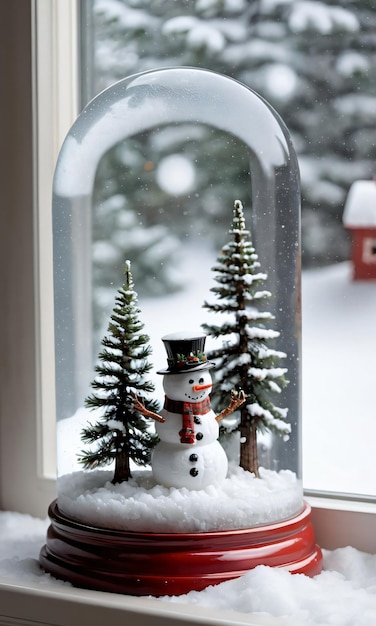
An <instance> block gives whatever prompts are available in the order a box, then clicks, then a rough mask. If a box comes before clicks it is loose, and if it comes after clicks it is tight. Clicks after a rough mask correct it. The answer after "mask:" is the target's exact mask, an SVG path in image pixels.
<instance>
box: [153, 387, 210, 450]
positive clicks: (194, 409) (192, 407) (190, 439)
mask: <svg viewBox="0 0 376 626" xmlns="http://www.w3.org/2000/svg"><path fill="white" fill-rule="evenodd" d="M163 408H165V409H166V411H170V412H171V413H181V414H182V422H183V424H182V429H181V430H180V431H179V436H180V443H189V444H193V443H195V442H196V439H195V430H194V429H195V422H194V416H195V415H205V413H209V411H210V410H211V406H210V398H209V396H208V397H207V398H205V400H202V401H201V402H183V401H182V400H171V399H170V398H167V396H165V401H164V405H163Z"/></svg>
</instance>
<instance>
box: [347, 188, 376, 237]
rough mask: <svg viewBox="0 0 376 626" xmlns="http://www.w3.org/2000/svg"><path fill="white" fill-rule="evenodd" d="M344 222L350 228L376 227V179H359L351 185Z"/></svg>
mask: <svg viewBox="0 0 376 626" xmlns="http://www.w3.org/2000/svg"><path fill="white" fill-rule="evenodd" d="M343 223H344V225H345V226H347V227H348V228H353V227H362V226H363V227H369V226H372V227H376V181H374V180H357V181H355V183H353V184H352V185H351V187H350V191H349V193H348V196H347V199H346V203H345V209H344V212H343Z"/></svg>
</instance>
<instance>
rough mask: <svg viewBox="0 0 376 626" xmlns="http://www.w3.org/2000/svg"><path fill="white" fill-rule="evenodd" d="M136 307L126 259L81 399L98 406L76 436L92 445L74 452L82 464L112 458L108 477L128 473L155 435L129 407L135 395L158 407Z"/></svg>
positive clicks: (144, 459) (144, 457) (145, 459)
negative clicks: (93, 418)
mask: <svg viewBox="0 0 376 626" xmlns="http://www.w3.org/2000/svg"><path fill="white" fill-rule="evenodd" d="M139 313H140V310H139V309H138V307H137V294H136V292H135V291H134V284H133V278H132V274H131V268H130V262H129V261H128V262H127V263H126V266H125V283H124V285H123V287H122V288H120V289H119V290H118V294H117V297H116V301H115V306H114V310H113V314H112V316H111V321H110V324H109V327H108V334H107V336H105V337H104V339H103V341H102V351H101V353H100V354H99V364H98V365H97V366H96V372H97V377H96V378H95V380H94V381H93V382H92V389H93V393H92V394H91V395H89V396H88V397H87V399H86V407H87V408H89V409H99V410H100V411H101V412H102V413H103V414H102V416H101V417H100V418H99V419H98V420H97V421H96V422H95V423H94V424H89V425H88V426H87V427H86V428H84V429H83V431H82V441H83V442H84V443H85V444H95V446H94V448H87V449H85V450H83V451H82V452H81V454H80V457H79V461H80V463H81V464H82V465H83V467H84V468H85V469H95V468H97V467H102V466H104V465H108V464H110V463H111V462H112V461H115V472H114V477H113V481H112V482H113V483H121V482H123V481H126V480H128V479H129V478H130V477H131V464H130V462H131V461H133V462H134V463H136V464H137V465H142V466H144V465H147V464H148V463H149V462H150V455H151V450H152V449H153V447H154V446H155V444H156V443H157V437H156V435H155V434H153V433H151V432H149V421H148V420H147V419H146V418H145V417H144V416H143V415H142V414H141V413H139V411H137V410H136V409H135V407H134V398H135V395H137V396H140V398H142V399H143V402H144V403H145V405H146V406H147V407H148V408H149V409H150V410H157V408H158V405H157V403H155V402H153V401H150V400H148V395H149V394H150V393H151V392H152V391H154V385H153V384H152V383H151V382H150V381H148V380H147V378H146V375H147V374H148V372H149V371H150V369H151V367H152V365H151V363H150V362H149V360H148V359H149V356H150V354H151V348H150V346H149V345H148V341H149V337H148V335H146V334H144V333H143V332H142V329H143V324H142V322H140V320H139V318H138V315H139Z"/></svg>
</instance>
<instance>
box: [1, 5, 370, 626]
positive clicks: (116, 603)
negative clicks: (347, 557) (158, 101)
mask: <svg viewBox="0 0 376 626" xmlns="http://www.w3.org/2000/svg"><path fill="white" fill-rule="evenodd" d="M77 9H78V3H77V0H65V1H64V2H61V1H60V2H59V0H31V1H30V3H21V4H20V3H1V6H0V17H1V19H0V32H1V35H2V37H1V38H0V41H1V45H2V46H3V48H4V52H5V53H4V54H3V55H0V56H1V57H2V61H1V62H2V63H4V71H5V73H4V76H5V84H4V93H5V97H4V99H2V101H1V103H0V113H1V115H0V123H1V124H3V125H4V132H5V135H4V136H5V141H4V142H3V145H2V146H1V147H0V165H1V167H0V178H1V184H2V189H3V194H4V196H3V197H4V199H5V202H4V210H3V211H1V212H0V220H1V223H0V239H1V243H0V262H1V265H2V267H3V268H4V269H5V270H6V271H3V276H2V278H1V280H2V285H1V293H2V295H3V305H2V307H0V345H1V348H2V354H3V355H6V356H7V358H6V359H2V364H1V370H0V371H1V377H0V381H1V385H2V389H1V405H0V409H1V414H0V476H1V477H0V504H1V508H2V509H5V510H14V511H18V512H21V513H27V514H30V515H32V516H36V517H46V515H47V508H48V505H49V503H50V502H51V500H52V499H53V498H54V497H55V494H56V490H55V488H56V484H55V480H54V478H53V473H54V472H53V466H54V462H55V461H54V452H53V451H54V450H55V435H54V428H55V420H54V419H52V416H53V415H54V400H53V395H54V394H53V384H52V380H53V369H52V368H51V364H52V363H53V356H52V355H53V352H52V351H53V296H52V230H51V211H50V207H51V188H52V176H53V170H54V165H55V161H56V157H57V154H58V150H59V147H60V145H61V141H62V139H63V137H64V136H65V133H66V132H67V130H68V129H69V127H70V125H71V123H72V121H73V120H74V119H75V117H76V115H77V110H78V106H77V102H78V97H77V91H78V90H77V67H78V51H77V41H76V37H75V34H74V33H75V32H76V28H77ZM8 25H10V26H9V28H8ZM31 30H33V31H34V33H35V32H36V33H38V46H37V48H34V51H33V54H32V57H31V58H30V50H33V45H32V37H31ZM52 33H53V36H52ZM5 59H7V60H6V61H5ZM8 59H11V61H12V64H13V66H12V75H10V73H9V71H8V72H7V71H6V64H7V63H8ZM41 61H43V71H40V72H38V70H35V69H33V68H35V67H36V68H38V65H39V67H40V63H41ZM33 86H34V89H33ZM14 103H16V104H15V105H14ZM13 105H14V106H13ZM33 111H34V116H33ZM7 126H8V127H9V128H7ZM13 131H14V132H13ZM7 141H8V145H7ZM12 142H13V144H14V146H15V149H14V150H12V149H11V148H12V146H11V145H10V144H11V143H12ZM6 145H7V148H6V147H4V146H6ZM21 183H22V184H21ZM31 198H32V201H31ZM33 207H34V208H33ZM14 285H17V288H16V289H15V288H14ZM5 362H6V365H5ZM9 477H11V479H12V480H10V479H9ZM307 500H308V502H309V503H310V504H311V506H312V518H313V524H314V527H315V533H316V540H317V542H318V543H319V544H320V545H321V546H322V547H323V548H326V549H331V550H332V549H335V548H338V547H341V546H346V545H352V546H353V547H355V548H357V549H359V550H363V551H366V552H376V537H375V533H374V524H375V520H376V517H375V516H376V504H375V503H374V502H366V501H362V500H361V499H356V500H349V499H346V498H341V497H323V496H322V495H307ZM41 597H43V600H44V601H43V602H40V599H41ZM0 606H1V607H2V608H1V611H0V626H1V624H8V623H9V618H12V619H13V620H16V622H13V621H12V623H22V624H28V623H31V621H30V618H29V617H28V616H29V615H33V620H32V623H33V624H35V623H38V622H39V623H44V624H70V625H74V624H75V623H77V624H78V623H79V620H80V621H81V620H82V616H83V615H84V614H85V619H87V618H88V613H87V611H88V610H90V612H91V615H90V619H91V620H92V623H93V624H96V623H97V622H98V623H99V619H97V617H96V616H97V615H101V618H100V619H101V623H102V622H103V615H105V616H106V617H107V616H110V615H111V619H113V620H114V621H112V623H113V624H114V625H115V624H116V623H117V621H119V623H120V620H122V623H123V622H124V617H126V616H129V617H131V618H132V623H135V624H136V623H137V624H146V623H148V624H151V623H153V624H154V625H158V624H159V623H162V620H163V623H164V624H165V623H169V621H171V623H180V624H187V623H197V624H215V623H225V622H223V621H221V619H220V616H219V615H217V614H216V613H215V611H207V610H206V611H203V610H202V609H201V608H200V609H199V610H197V607H191V606H187V607H184V608H183V609H182V606H181V605H178V608H177V609H176V607H174V606H173V605H167V606H165V605H163V608H162V607H161V603H158V602H157V601H155V600H150V599H142V598H127V599H126V605H125V603H124V598H123V597H117V596H113V595H112V594H105V593H100V594H99V593H98V592H89V591H84V590H74V589H72V588H70V587H66V586H62V587H59V588H50V589H49V588H46V587H38V586H34V587H33V585H23V584H19V582H18V583H15V584H14V585H11V584H9V583H7V584H2V583H1V581H0ZM60 607H61V611H60ZM89 607H91V608H90V609H89ZM99 607H101V611H100V612H99ZM102 609H103V610H102ZM73 615H76V617H74V618H73ZM166 615H167V617H168V620H169V621H166V619H167V618H166ZM151 618H152V621H151ZM249 619H250V616H249V615H248V616H242V615H241V614H236V615H235V616H233V617H232V618H231V619H230V618H229V622H228V623H232V624H234V623H239V624H241V623H245V622H246V623H247V624H249V623H250V622H249ZM260 619H261V618H260V617H257V616H255V621H254V623H255V624H260V623H263V624H264V625H265V624H270V625H272V624H275V625H276V624H279V625H280V626H282V624H284V623H285V622H284V620H283V618H281V619H276V618H271V619H270V620H269V621H268V620H267V619H265V620H264V621H262V622H260V621H259V620H260ZM7 620H8V621H7ZM116 620H117V621H116Z"/></svg>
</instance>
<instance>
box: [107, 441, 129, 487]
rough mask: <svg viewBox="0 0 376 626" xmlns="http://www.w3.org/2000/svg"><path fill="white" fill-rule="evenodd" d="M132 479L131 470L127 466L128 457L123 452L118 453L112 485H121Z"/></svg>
mask: <svg viewBox="0 0 376 626" xmlns="http://www.w3.org/2000/svg"><path fill="white" fill-rule="evenodd" d="M131 477H132V474H131V468H130V465H129V455H128V453H127V452H126V451H125V450H122V451H121V452H119V454H118V455H117V457H116V460H115V473H114V477H113V479H112V481H111V482H112V484H113V485H116V483H123V482H124V481H126V480H129V478H131Z"/></svg>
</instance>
